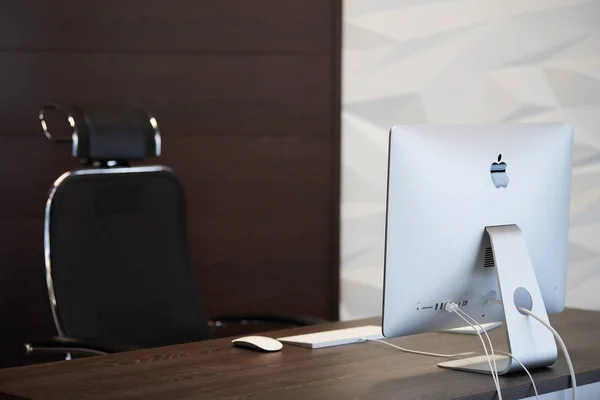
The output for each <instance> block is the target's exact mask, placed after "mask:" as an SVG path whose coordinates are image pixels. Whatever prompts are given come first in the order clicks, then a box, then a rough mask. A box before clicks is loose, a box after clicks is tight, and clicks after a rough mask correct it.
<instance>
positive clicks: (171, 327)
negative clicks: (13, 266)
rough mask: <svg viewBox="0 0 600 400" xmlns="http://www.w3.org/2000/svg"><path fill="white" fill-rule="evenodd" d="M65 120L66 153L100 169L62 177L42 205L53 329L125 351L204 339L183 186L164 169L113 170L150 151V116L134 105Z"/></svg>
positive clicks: (155, 142) (153, 132)
mask: <svg viewBox="0 0 600 400" xmlns="http://www.w3.org/2000/svg"><path fill="white" fill-rule="evenodd" d="M132 112H134V111H132ZM72 116H73V118H77V121H75V122H76V123H75V125H76V126H75V127H74V132H75V131H76V133H77V135H78V137H77V139H76V141H78V143H74V144H73V150H74V152H73V155H74V156H76V157H78V158H83V159H85V162H86V164H91V165H102V167H100V168H86V169H80V170H76V171H71V172H67V173H65V174H64V175H62V176H61V177H60V178H59V179H58V180H57V181H56V182H55V184H54V186H53V188H52V189H51V192H50V196H49V199H48V202H47V206H46V222H45V251H46V268H47V271H46V272H47V282H48V291H49V297H50V301H51V305H52V311H53V314H54V319H55V323H56V326H57V330H58V333H59V335H60V336H66V337H74V338H78V339H89V340H93V339H96V338H101V339H102V341H104V342H110V343H116V344H120V345H126V346H132V347H156V346H162V345H169V344H175V343H184V342H189V341H197V340H203V339H207V338H208V337H209V331H208V324H207V318H206V316H205V314H204V312H203V306H202V303H201V299H200V297H199V293H198V290H197V282H196V278H195V277H194V274H193V269H192V265H191V260H190V252H189V248H188V240H187V232H186V231H187V227H186V214H185V210H186V204H185V199H184V190H183V187H182V185H181V183H180V181H179V180H178V179H177V177H176V176H175V175H174V174H173V172H172V171H171V170H170V169H169V168H167V167H163V166H144V167H123V166H122V165H124V164H127V161H128V160H129V159H141V158H143V157H144V156H150V155H153V154H156V153H157V152H158V151H157V150H159V149H160V134H159V132H158V129H157V125H156V120H154V121H153V122H152V121H151V120H150V119H149V118H146V120H145V122H144V121H143V120H142V119H141V117H140V114H139V112H138V111H135V112H134V114H133V115H129V117H127V113H126V112H124V113H123V115H122V116H121V117H115V115H114V114H110V113H108V114H107V113H106V112H105V111H102V112H95V113H90V114H89V115H86V114H84V113H83V112H81V111H77V112H75V113H73V114H72ZM127 118H129V120H127ZM123 120H125V121H126V123H124V124H121V123H120V121H123ZM127 121H129V122H128V123H127ZM124 126H125V127H127V129H125V128H124ZM74 134H75V133H74ZM157 134H158V136H157ZM76 144H77V146H76ZM82 144H84V146H82ZM111 160H112V164H113V165H114V166H115V167H114V168H109V167H108V165H111Z"/></svg>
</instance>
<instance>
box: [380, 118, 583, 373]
mask: <svg viewBox="0 0 600 400" xmlns="http://www.w3.org/2000/svg"><path fill="white" fill-rule="evenodd" d="M572 142H573V133H572V128H571V126H570V125H568V124H560V123H556V124H500V125H490V126H394V127H393V128H392V129H391V130H390V142H389V163H388V196H387V215H386V239H385V272H384V295H383V297H384V298H383V323H382V325H383V335H384V336H386V337H395V336H405V335H411V334H417V333H422V332H429V331H439V330H445V329H452V328H457V327H461V326H464V325H465V322H464V321H463V320H461V319H460V318H457V317H456V315H453V314H451V313H448V312H446V311H445V310H446V307H447V304H448V303H455V304H456V305H458V307H460V309H462V310H464V311H465V312H466V313H468V314H469V315H471V316H473V317H474V318H476V319H477V321H478V322H479V323H490V322H499V321H502V322H504V323H505V325H506V329H507V331H508V333H509V342H510V346H511V349H512V350H513V353H515V354H516V353H522V356H523V357H524V358H525V359H526V361H527V364H528V365H533V366H536V365H542V364H548V363H550V364H551V363H552V362H553V360H555V359H556V347H555V345H554V339H553V337H552V335H551V334H550V336H548V335H549V333H548V332H543V333H542V332H537V331H536V333H535V340H533V337H532V336H531V335H532V332H533V331H532V329H533V330H535V329H537V328H536V326H535V325H534V322H535V321H533V322H532V321H529V319H527V317H525V316H524V315H522V313H520V314H519V312H518V310H517V307H516V306H515V304H516V305H517V306H521V304H527V303H529V304H530V305H529V307H533V308H534V309H536V310H537V312H538V314H539V313H542V314H544V315H547V314H552V313H558V312H560V311H562V309H563V308H564V305H565V282H566V266H567V250H568V232H569V206H570V192H571V190H570V188H571V153H572ZM519 302H521V303H519ZM498 303H502V304H498ZM513 312H514V315H513ZM519 316H520V317H522V318H520V317H519ZM546 318H547V317H546ZM531 320H532V319H531ZM511 332H512V336H511ZM538 333H539V335H538ZM532 341H534V342H536V343H537V344H534V345H532V344H531V343H530V342H532ZM550 342H551V343H550ZM531 346H533V348H532V347H531ZM536 346H537V347H536ZM552 346H554V347H553V348H552ZM521 350H522V351H521ZM528 351H529V352H531V354H529V355H527V354H525V353H527V352H528ZM544 352H545V354H543V355H540V354H542V353H544ZM509 367H510V366H506V369H507V370H508V369H510V368H509Z"/></svg>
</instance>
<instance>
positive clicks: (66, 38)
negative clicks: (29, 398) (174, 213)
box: [0, 0, 341, 367]
mask: <svg viewBox="0 0 600 400" xmlns="http://www.w3.org/2000/svg"><path fill="white" fill-rule="evenodd" d="M340 18H341V4H340V2H339V1H338V0H336V1H331V2H298V1H291V0H285V1H283V0H277V1H275V0H257V1H253V2H248V1H244V0H226V1H218V2H198V1H192V0H175V1H170V2H163V1H158V0H148V1H141V0H128V1H110V2H89V3H87V2H86V3H85V4H84V3H82V2H76V1H74V0H62V1H55V2H48V1H45V0H31V1H23V2H10V4H8V3H7V4H3V7H2V15H0V70H2V74H0V90H1V91H2V93H3V96H2V97H0V121H2V124H0V189H1V190H2V193H3V196H2V197H0V225H1V226H2V228H3V229H2V230H0V231H1V232H2V233H0V239H1V240H2V242H1V243H3V247H2V249H0V321H2V322H1V325H2V326H3V327H10V328H9V329H2V333H1V334H0V339H1V340H0V367H2V366H7V365H15V364H20V363H25V362H31V361H28V360H27V359H25V358H24V356H23V351H22V344H23V342H24V341H26V340H30V339H36V338H44V337H47V336H49V335H53V334H54V333H55V332H54V327H53V324H52V320H51V315H50V310H49V305H48V300H47V298H46V287H45V280H44V260H43V236H42V234H43V232H42V227H43V213H44V206H45V201H46V199H47V194H48V189H49V187H50V185H51V184H52V182H53V181H54V180H55V179H56V178H57V177H58V176H59V175H60V174H61V173H63V172H64V171H67V170H69V169H75V168H78V163H77V161H76V160H74V159H72V158H70V149H69V146H68V145H62V146H61V145H54V144H51V143H49V142H47V141H45V140H44V139H43V136H42V135H41V131H40V128H39V125H38V121H37V111H38V108H39V106H40V105H41V104H42V103H44V102H47V101H59V102H62V103H67V104H69V103H70V104H77V105H81V106H85V105H88V104H96V103H111V104H115V103H116V104H131V103H136V104H141V105H144V106H146V107H147V108H149V109H151V110H152V111H153V112H154V113H155V115H156V116H157V118H158V120H159V124H160V126H161V130H162V133H163V154H164V156H163V157H161V158H160V159H158V160H157V159H154V160H148V161H147V163H161V164H165V165H169V166H171V167H173V168H174V169H175V171H176V173H177V174H178V175H179V176H180V177H181V179H182V180H183V182H184V184H185V188H186V192H187V199H188V217H189V232H190V242H191V249H192V256H193V261H194V266H195V268H196V270H197V277H198V284H199V288H200V289H201V291H202V294H203V296H204V298H205V303H206V306H207V309H208V312H209V313H210V314H211V315H215V314H223V313H236V314H241V313H245V312H273V313H305V314H311V315H315V316H320V317H329V318H333V319H335V318H337V312H338V310H337V308H338V281H337V280H338V239H337V236H338V223H339V215H338V212H339V199H338V197H339V190H338V186H339V111H340V104H339V103H340V101H339V80H340V70H339V56H340V54H338V53H339V52H340V47H339V46H340V43H338V42H339V39H340V37H339V35H340V32H341V28H340V25H339V20H340Z"/></svg>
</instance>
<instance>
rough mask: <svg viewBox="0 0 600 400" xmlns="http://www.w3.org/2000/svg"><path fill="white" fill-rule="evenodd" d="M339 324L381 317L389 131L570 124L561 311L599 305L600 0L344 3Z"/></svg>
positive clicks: (369, 0)
mask: <svg viewBox="0 0 600 400" xmlns="http://www.w3.org/2000/svg"><path fill="white" fill-rule="evenodd" d="M343 40H344V45H343V84H342V91H343V94H342V95H343V115H342V121H343V128H342V163H343V165H342V226H341V235H342V236H341V243H342V246H341V247H342V248H341V252H342V254H341V258H342V269H341V277H342V278H341V279H342V302H341V316H342V318H344V319H347V318H357V317H362V316H371V315H378V314H380V312H381V289H382V274H383V249H384V243H383V238H384V214H385V194H386V164H387V158H386V157H387V135H388V129H389V128H390V126H391V125H394V124H410V123H495V122H505V121H524V122H539V121H569V122H571V123H572V124H573V125H574V127H575V148H574V165H573V195H572V207H571V218H572V222H571V247H570V251H571V256H570V262H569V274H568V275H569V279H568V289H567V304H568V305H571V306H577V307H584V308H593V309H600V0H593V1H579V0H429V1H427V0H346V1H345V2H344V32H343Z"/></svg>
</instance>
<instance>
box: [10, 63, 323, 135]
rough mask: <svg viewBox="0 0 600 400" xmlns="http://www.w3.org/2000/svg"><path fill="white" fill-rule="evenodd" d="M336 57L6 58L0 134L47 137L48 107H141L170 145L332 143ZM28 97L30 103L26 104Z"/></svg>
mask: <svg viewBox="0 0 600 400" xmlns="http://www.w3.org/2000/svg"><path fill="white" fill-rule="evenodd" d="M331 66H332V61H331V58H330V57H326V56H314V55H302V54H299V55H281V54H267V55H255V54H246V55H241V54H193V55H190V54H185V55H181V54H178V55H160V56H156V55H106V54H88V55H82V54H71V53H68V54H56V53H55V54H6V53H5V54H2V53H0V70H1V71H4V73H3V74H0V87H2V88H3V90H4V92H5V94H6V95H5V96H3V97H2V98H1V99H0V121H2V122H3V126H2V127H0V132H1V133H0V134H2V135H4V134H9V135H19V136H24V135H30V136H35V137H39V138H41V137H42V136H40V128H39V122H38V120H37V118H36V116H37V112H38V109H39V107H40V105H41V104H43V103H44V102H47V101H53V100H56V101H61V102H65V103H77V104H84V105H85V104H86V103H90V102H97V103H106V102H115V101H117V102H120V103H141V104H143V105H145V106H147V107H148V108H149V109H151V110H152V111H153V112H154V113H155V114H156V116H157V118H158V120H159V124H160V125H161V130H162V131H163V133H164V134H165V137H166V140H168V137H169V136H178V135H189V136H198V135H200V136H207V135H219V136H222V135H232V136H238V137H239V136H248V135H253V136H287V135H290V136H305V135H309V136H320V137H324V138H327V139H328V140H332V139H331V135H330V134H329V133H330V129H331V116H332V112H333V109H332V102H331V94H332V85H333V77H332V75H331V73H330V72H331V68H332V67H331ZM25 94H26V95H25Z"/></svg>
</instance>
